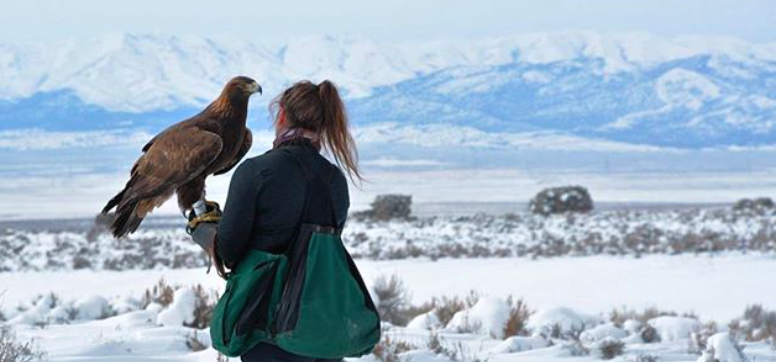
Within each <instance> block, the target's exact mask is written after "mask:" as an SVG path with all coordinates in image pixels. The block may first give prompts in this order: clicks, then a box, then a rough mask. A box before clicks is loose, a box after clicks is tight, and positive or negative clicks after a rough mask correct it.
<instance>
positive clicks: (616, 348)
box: [596, 337, 625, 360]
mask: <svg viewBox="0 0 776 362" xmlns="http://www.w3.org/2000/svg"><path fill="white" fill-rule="evenodd" d="M596 350H597V351H598V354H599V355H600V356H601V359H605V360H606V359H613V358H615V357H617V356H620V355H622V354H623V353H624V352H625V343H623V342H622V341H620V340H617V339H614V338H611V337H607V338H606V339H604V340H602V341H600V342H598V345H597V346H596Z"/></svg>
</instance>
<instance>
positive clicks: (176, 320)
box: [156, 288, 197, 326]
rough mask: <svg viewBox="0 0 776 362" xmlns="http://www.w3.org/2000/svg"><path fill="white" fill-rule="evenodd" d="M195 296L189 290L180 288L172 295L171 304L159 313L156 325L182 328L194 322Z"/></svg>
mask: <svg viewBox="0 0 776 362" xmlns="http://www.w3.org/2000/svg"><path fill="white" fill-rule="evenodd" d="M196 303H197V296H196V294H194V291H193V290H192V289H191V288H180V289H178V290H176V291H175V293H174V294H173V299H172V303H171V304H170V305H169V306H168V307H167V309H165V310H163V311H161V312H160V313H159V315H158V316H157V318H156V324H158V325H162V326H182V325H184V324H191V323H193V322H194V309H195V307H196Z"/></svg>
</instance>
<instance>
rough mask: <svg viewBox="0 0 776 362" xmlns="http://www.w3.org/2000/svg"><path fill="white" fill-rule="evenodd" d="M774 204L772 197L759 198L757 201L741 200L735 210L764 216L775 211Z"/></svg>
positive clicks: (736, 204) (735, 205)
mask: <svg viewBox="0 0 776 362" xmlns="http://www.w3.org/2000/svg"><path fill="white" fill-rule="evenodd" d="M773 207H774V204H773V200H772V199H771V198H770V197H758V198H756V199H741V200H738V201H736V203H735V204H734V205H733V210H735V211H738V212H750V213H754V214H764V213H766V212H769V211H771V210H773Z"/></svg>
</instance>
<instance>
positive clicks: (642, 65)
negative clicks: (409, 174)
mask: <svg viewBox="0 0 776 362" xmlns="http://www.w3.org/2000/svg"><path fill="white" fill-rule="evenodd" d="M236 74H246V75H251V76H253V77H255V78H257V79H258V80H260V82H261V83H262V85H263V86H264V88H265V90H266V91H267V92H266V93H265V94H269V95H273V94H277V93H278V92H279V91H280V90H281V89H282V88H283V87H284V86H287V85H289V84H290V83H292V82H293V81H296V80H299V79H304V78H309V79H312V80H316V81H317V80H321V79H324V78H328V79H332V80H334V81H335V82H336V83H338V84H339V85H340V86H341V87H342V89H343V90H344V93H345V95H346V98H347V102H348V104H349V107H350V112H351V114H352V116H353V120H354V122H355V123H356V124H359V125H365V124H374V123H384V122H392V123H398V124H402V125H404V126H410V127H412V126H418V125H427V124H454V125H456V126H461V127H467V128H474V129H477V130H480V131H484V132H488V133H520V132H545V131H550V132H558V133H562V134H568V135H573V136H578V137H589V138H597V139H605V140H609V141H618V142H627V143H641V144H649V145H658V146H671V147H689V148H698V147H714V146H727V145H763V144H774V143H776V78H775V77H774V75H776V43H767V44H752V43H748V42H745V41H742V40H737V39H732V38H709V37H685V38H675V39H665V38H660V37H656V36H652V35H648V34H609V35H602V34H597V33H585V32H581V33H555V34H527V35H520V36H514V37H509V38H497V39H484V40H479V41H468V42H433V43H398V44H386V43H377V42H374V41H371V40H367V39H359V38H353V37H344V36H340V37H333V36H310V37H305V38H295V39H292V40H288V41H279V40H251V39H248V40H246V39H239V38H236V37H216V38H202V37H178V36H168V35H160V34H155V35H134V34H112V35H104V36H100V37H96V38H92V39H82V40H68V41H60V42H54V43H47V44H25V45H9V44H5V45H2V44H0V130H13V129H24V128H42V129H55V130H60V131H71V130H94V129H105V128H115V127H123V128H133V127H146V128H151V129H152V130H153V129H158V128H160V127H162V126H164V125H167V124H169V123H172V122H174V121H177V120H179V119H181V118H184V117H185V116H188V115H190V114H191V113H192V112H194V111H196V110H197V109H199V108H200V107H202V106H203V105H205V104H206V103H207V102H209V101H210V100H211V99H212V98H213V97H214V96H215V95H217V94H218V92H219V90H220V88H221V86H222V84H223V83H224V82H225V81H226V80H227V79H228V78H230V77H231V76H233V75H236ZM268 99H269V97H266V96H265V97H264V98H259V99H255V100H254V108H255V109H256V110H258V111H259V112H265V109H266V104H267V102H268Z"/></svg>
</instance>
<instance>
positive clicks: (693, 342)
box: [688, 322, 718, 354]
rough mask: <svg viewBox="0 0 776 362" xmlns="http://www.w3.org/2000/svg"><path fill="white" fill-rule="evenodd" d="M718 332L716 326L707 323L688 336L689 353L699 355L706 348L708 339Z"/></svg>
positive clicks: (712, 323)
mask: <svg viewBox="0 0 776 362" xmlns="http://www.w3.org/2000/svg"><path fill="white" fill-rule="evenodd" d="M717 332H718V328H717V324H716V323H714V322H708V323H706V324H704V325H703V326H702V327H700V328H698V329H697V330H695V331H693V332H692V334H691V335H690V348H689V349H688V352H689V353H694V354H701V353H703V351H705V350H706V349H707V348H708V341H709V337H711V336H713V335H715V334H716V333H717Z"/></svg>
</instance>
